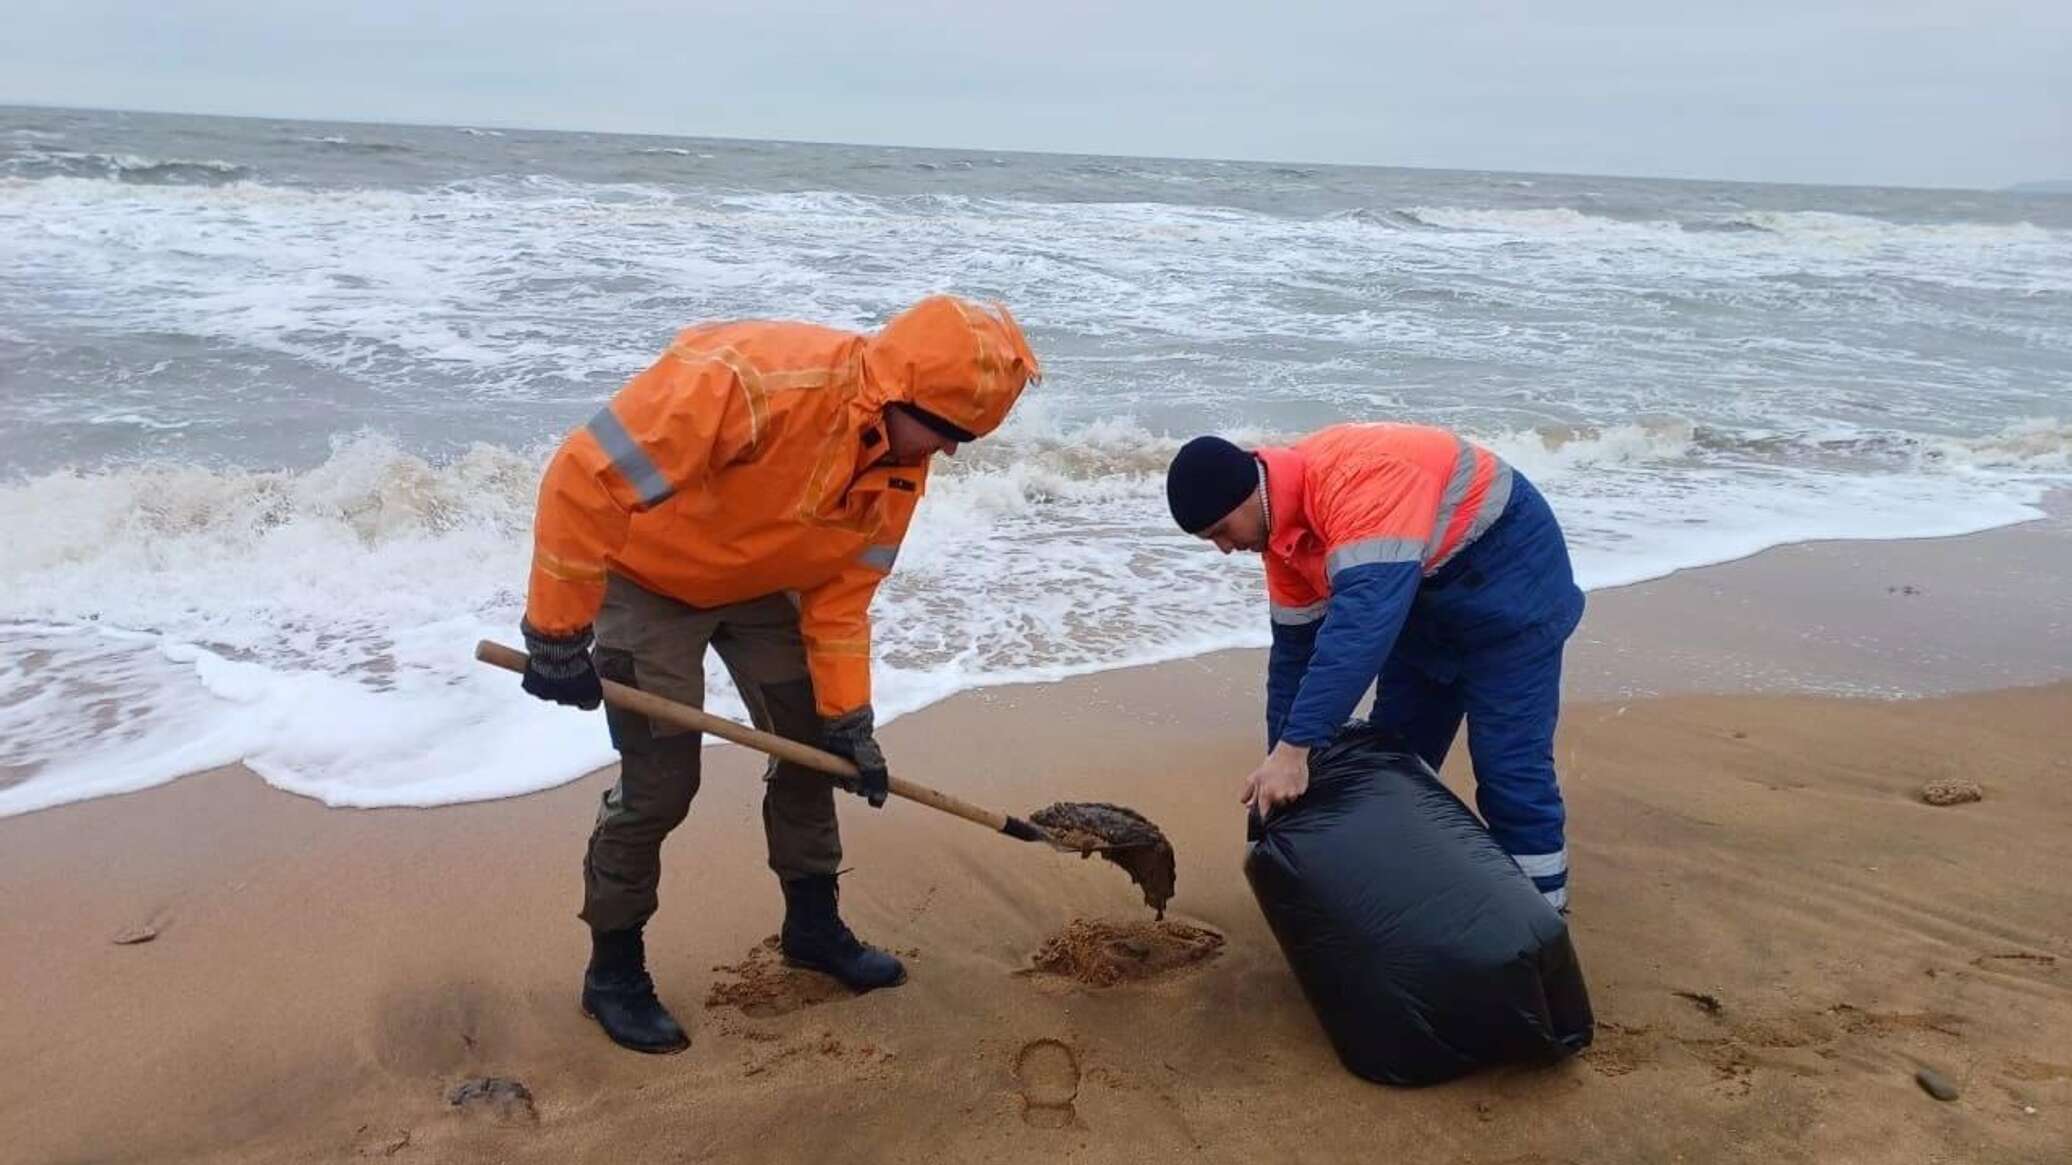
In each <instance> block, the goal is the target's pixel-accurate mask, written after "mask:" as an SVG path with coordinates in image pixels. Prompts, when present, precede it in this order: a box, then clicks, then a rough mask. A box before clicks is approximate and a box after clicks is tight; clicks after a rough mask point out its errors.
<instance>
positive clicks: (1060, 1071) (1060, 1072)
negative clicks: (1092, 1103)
mask: <svg viewBox="0 0 2072 1165" xmlns="http://www.w3.org/2000/svg"><path fill="white" fill-rule="evenodd" d="M1014 1077H1015V1079H1016V1080H1018V1081H1020V1082H1021V1086H1022V1119H1023V1120H1024V1121H1027V1122H1028V1123H1029V1124H1031V1125H1034V1126H1035V1127H1037V1128H1039V1129H1062V1128H1065V1127H1067V1126H1069V1125H1071V1124H1072V1122H1073V1120H1074V1119H1075V1118H1076V1115H1077V1114H1076V1112H1075V1110H1074V1109H1073V1107H1072V1101H1073V1098H1075V1097H1077V1096H1078V1095H1079V1057H1077V1056H1075V1055H1073V1054H1072V1049H1071V1048H1069V1047H1066V1046H1065V1045H1064V1044H1062V1043H1059V1042H1058V1041H1057V1040H1037V1041H1035V1042H1034V1043H1031V1044H1025V1045H1023V1047H1022V1050H1021V1054H1020V1055H1018V1056H1016V1057H1015V1061H1014Z"/></svg>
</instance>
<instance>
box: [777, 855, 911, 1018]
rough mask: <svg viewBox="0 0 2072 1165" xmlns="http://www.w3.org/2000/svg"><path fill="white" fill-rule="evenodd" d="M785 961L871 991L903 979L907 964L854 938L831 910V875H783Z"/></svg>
mask: <svg viewBox="0 0 2072 1165" xmlns="http://www.w3.org/2000/svg"><path fill="white" fill-rule="evenodd" d="M779 941H780V942H781V944H782V946H783V949H784V961H785V962H787V963H790V964H791V965H792V966H794V967H805V968H808V969H810V970H814V971H820V972H823V973H825V974H829V975H833V976H834V977H835V978H837V979H839V980H841V981H842V985H843V986H844V987H847V988H848V989H849V990H851V991H859V992H861V991H875V990H877V989H878V988H880V987H897V986H899V985H900V984H901V983H904V982H906V967H905V966H903V965H902V964H901V963H900V961H899V960H898V959H895V958H893V957H892V956H891V955H888V954H886V953H885V952H884V951H881V950H879V949H878V948H876V947H867V946H865V945H863V944H862V943H860V942H858V941H856V936H855V935H854V934H851V933H850V931H849V928H848V927H847V926H844V925H842V916H841V915H840V914H838V913H836V911H835V876H834V875H833V874H816V875H814V876H813V877H810V878H787V879H784V932H783V934H782V935H781V936H780V940H779Z"/></svg>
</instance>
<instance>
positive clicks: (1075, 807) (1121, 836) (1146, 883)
mask: <svg viewBox="0 0 2072 1165" xmlns="http://www.w3.org/2000/svg"><path fill="white" fill-rule="evenodd" d="M1029 820H1031V821H1033V822H1035V823H1036V824H1037V825H1040V826H1042V827H1043V831H1044V832H1045V833H1048V834H1049V835H1050V836H1051V838H1052V840H1054V841H1056V842H1058V843H1059V844H1061V845H1064V846H1067V847H1069V848H1072V849H1077V850H1078V851H1079V854H1080V856H1081V857H1085V856H1087V855H1089V854H1095V853H1098V854H1100V855H1101V856H1102V857H1103V858H1106V859H1107V860H1108V861H1111V862H1114V863H1115V864H1116V865H1118V866H1121V867H1122V869H1123V872H1124V873H1126V874H1128V875H1129V876H1130V881H1132V882H1135V883H1136V884H1137V885H1138V886H1139V887H1140V888H1141V889H1142V890H1143V891H1144V905H1146V906H1149V907H1150V908H1151V909H1153V910H1155V911H1157V912H1158V917H1159V918H1161V919H1163V918H1164V917H1165V908H1166V903H1168V902H1171V901H1172V900H1173V882H1174V879H1175V877H1176V873H1175V870H1174V864H1173V845H1172V843H1171V842H1169V841H1167V840H1166V836H1165V834H1163V833H1160V832H1159V829H1158V826H1156V825H1153V824H1151V820H1150V819H1149V818H1147V817H1145V816H1144V815H1143V814H1142V813H1139V812H1137V811H1136V810H1134V809H1128V808H1125V807H1123V806H1121V805H1109V804H1105V803H1101V802H1090V801H1060V802H1058V803H1057V804H1055V805H1052V806H1050V807H1049V808H1046V809H1039V810H1037V811H1036V812H1034V813H1031V814H1030V815H1029Z"/></svg>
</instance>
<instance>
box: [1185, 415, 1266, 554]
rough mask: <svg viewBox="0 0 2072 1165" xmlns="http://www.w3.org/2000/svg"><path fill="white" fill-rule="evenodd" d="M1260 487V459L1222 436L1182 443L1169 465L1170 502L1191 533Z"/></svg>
mask: <svg viewBox="0 0 2072 1165" xmlns="http://www.w3.org/2000/svg"><path fill="white" fill-rule="evenodd" d="M1258 487H1259V465H1258V462H1257V461H1256V460H1254V458H1253V456H1252V454H1251V453H1250V452H1248V451H1246V450H1243V449H1240V448H1238V447H1237V446H1235V445H1233V444H1231V443H1230V442H1228V441H1225V440H1224V439H1223V438H1221V437H1196V438H1195V439H1194V440H1192V441H1189V442H1188V443H1187V444H1185V445H1182V446H1180V451H1179V452H1178V453H1176V454H1174V455H1173V463H1172V465H1170V466H1168V467H1167V468H1166V504H1167V505H1169V506H1171V507H1172V509H1173V521H1175V522H1178V523H1179V524H1180V528H1181V529H1182V530H1185V531H1187V532H1188V533H1189V534H1199V533H1201V532H1202V531H1203V530H1206V529H1208V528H1209V527H1211V526H1213V525H1215V524H1216V523H1217V522H1219V521H1221V520H1222V518H1223V516H1224V515H1225V514H1228V513H1229V512H1230V511H1232V510H1234V509H1237V507H1238V505H1239V503H1241V502H1243V501H1244V500H1245V499H1246V498H1248V497H1250V496H1252V491H1253V490H1255V489H1257V488H1258Z"/></svg>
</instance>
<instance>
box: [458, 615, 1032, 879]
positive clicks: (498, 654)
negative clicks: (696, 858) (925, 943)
mask: <svg viewBox="0 0 2072 1165" xmlns="http://www.w3.org/2000/svg"><path fill="white" fill-rule="evenodd" d="M475 658H476V659H479V660H481V661H482V662H483V663H486V664H491V665H493V666H495V667H500V668H503V669H504V670H505V671H514V672H520V673H523V672H524V671H525V663H526V659H527V658H528V657H527V656H526V654H525V653H524V652H522V651H519V650H518V649H517V648H514V647H506V646H505V645H503V644H501V643H498V642H496V641H494V640H490V639H484V640H482V641H481V642H480V643H477V644H476V645H475ZM603 684H604V702H605V703H607V704H610V705H612V706H613V707H615V708H624V709H625V710H627V711H628V712H638V713H640V714H641V715H643V716H646V717H648V718H649V719H651V720H660V721H662V722H663V723H665V724H674V725H676V726H677V727H679V728H688V729H691V730H692V731H694V732H706V733H710V734H712V735H713V736H717V737H719V738H720V739H721V740H728V741H732V742H733V743H735V744H738V745H741V746H742V747H743V748H752V749H754V750H756V751H757V752H760V753H764V754H765V755H768V756H774V757H776V758H777V759H778V760H783V761H790V762H791V763H793V764H795V765H800V766H802V767H804V768H809V769H815V770H818V771H819V772H823V773H826V774H828V775H829V776H833V777H840V778H842V779H844V780H854V779H855V778H856V766H855V765H852V764H850V763H849V762H848V761H846V760H844V759H843V758H841V757H838V756H836V755H835V754H833V753H831V752H824V751H822V750H820V749H817V748H814V747H813V746H812V745H810V744H801V743H799V742H798V741H796V740H792V739H789V738H788V737H783V736H778V735H776V734H775V733H770V732H763V731H761V730H759V729H755V728H750V727H748V726H747V725H745V724H736V723H735V722H734V721H732V720H728V719H726V718H725V717H723V716H714V715H713V714H712V713H710V712H707V711H705V710H703V709H701V708H693V707H691V706H690V705H689V704H683V703H678V702H677V701H675V700H671V699H668V698H667V697H664V696H657V695H655V694H654V693H653V692H643V691H641V690H640V689H639V688H631V687H627V686H626V685H625V684H621V683H617V682H615V681H612V680H605V681H603ZM890 788H891V792H892V795H893V796H895V797H903V798H905V799H906V800H908V801H913V802H916V803H918V804H922V805H926V806H928V807H929V808H930V809H936V810H940V811H942V812H944V813H948V814H951V815H952V816H955V817H962V818H963V819H964V820H966V821H970V822H973V823H975V824H978V825H983V826H985V827H986V828H988V829H991V830H993V831H995V832H997V833H1005V834H1007V835H1008V836H1010V837H1018V838H1022V840H1024V841H1042V840H1046V839H1045V837H1044V835H1043V834H1042V833H1041V832H1040V831H1038V830H1036V829H1035V828H1034V827H1033V826H1031V825H1030V824H1029V823H1028V822H1025V821H1023V820H1022V819H1020V818H1018V817H1010V816H1008V815H1007V814H1005V813H995V812H994V811H993V810H991V809H986V808H983V807H981V806H978V805H973V804H972V803H971V802H969V801H966V800H964V799H963V798H961V797H952V796H951V795H949V794H948V793H944V792H941V791H940V790H937V789H931V788H929V787H928V786H926V785H917V784H915V783H913V782H912V781H906V780H901V779H900V778H898V777H893V778H892V779H891V782H890Z"/></svg>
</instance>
